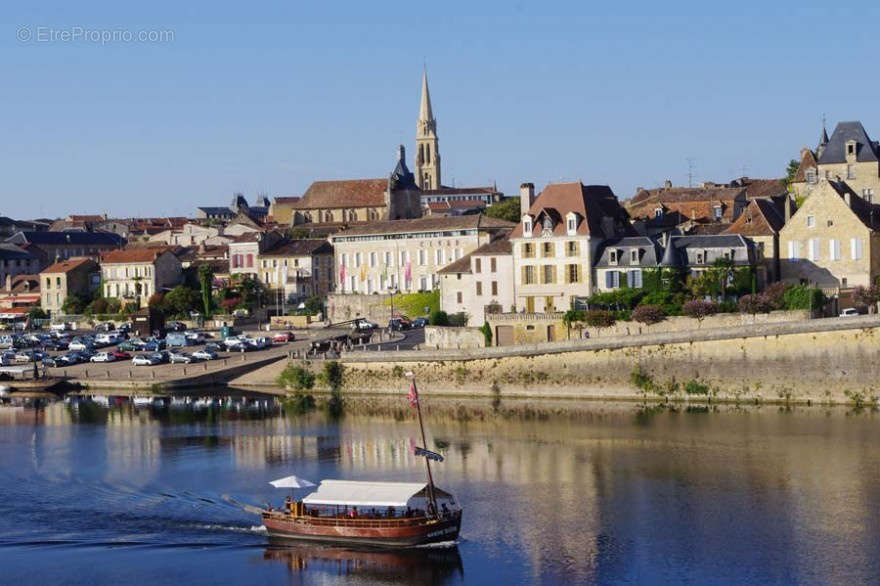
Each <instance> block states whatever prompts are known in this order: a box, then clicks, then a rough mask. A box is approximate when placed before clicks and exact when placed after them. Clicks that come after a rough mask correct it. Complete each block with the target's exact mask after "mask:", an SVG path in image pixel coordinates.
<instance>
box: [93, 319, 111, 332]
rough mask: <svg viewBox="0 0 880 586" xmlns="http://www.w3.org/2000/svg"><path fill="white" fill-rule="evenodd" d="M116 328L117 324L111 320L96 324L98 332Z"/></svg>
mask: <svg viewBox="0 0 880 586" xmlns="http://www.w3.org/2000/svg"><path fill="white" fill-rule="evenodd" d="M115 329H116V326H115V325H114V324H113V322H109V321H107V322H104V323H101V324H98V325H96V326H95V331H96V332H112V331H113V330H115Z"/></svg>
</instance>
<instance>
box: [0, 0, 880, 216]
mask: <svg viewBox="0 0 880 586" xmlns="http://www.w3.org/2000/svg"><path fill="white" fill-rule="evenodd" d="M81 4H84V3H82V2H70V1H69V0H66V1H63V2H54V1H40V2H15V3H13V2H7V3H6V4H5V5H4V9H3V13H2V16H0V19H2V20H3V21H4V22H3V23H2V24H0V72H2V74H3V85H2V91H0V131H2V140H0V172H2V178H3V181H2V186H0V189H2V197H0V215H11V216H13V217H19V218H29V217H38V216H51V217H54V216H64V215H66V214H68V213H71V212H79V213H103V212H106V213H109V214H110V215H116V216H127V215H154V216H157V215H193V213H194V210H195V207H196V206H198V205H225V204H226V203H228V201H229V200H230V199H231V197H232V193H233V192H235V191H241V192H243V193H245V194H246V195H247V196H248V198H249V200H250V199H251V198H252V197H253V196H254V195H255V194H256V193H258V192H266V193H268V194H269V195H270V196H276V195H299V194H301V193H302V192H303V191H304V190H305V188H306V187H307V186H308V185H309V183H311V182H312V181H314V180H316V179H331V178H357V177H381V176H385V175H386V174H387V173H388V172H390V171H391V169H392V168H393V166H394V163H395V156H396V154H395V153H396V148H397V145H398V144H399V143H403V144H405V145H406V146H407V147H408V153H409V158H410V161H409V162H410V166H412V150H413V149H412V145H413V142H414V136H415V123H416V118H417V114H418V100H419V88H420V81H421V79H420V78H421V73H422V66H423V63H425V62H427V67H428V75H429V80H430V84H431V94H432V99H433V106H434V113H435V115H436V117H437V120H438V134H439V137H440V154H441V156H442V159H443V180H444V183H446V184H451V183H452V182H453V181H454V183H455V184H456V185H458V186H464V185H484V184H487V183H491V182H493V181H495V182H497V184H498V186H499V187H500V188H501V189H502V190H503V191H505V192H506V193H509V194H515V193H516V192H517V190H518V186H519V184H520V183H521V182H523V181H532V182H534V183H535V184H536V186H537V187H538V188H539V189H540V188H541V187H542V186H543V185H544V184H545V183H546V182H548V181H558V180H577V179H580V180H582V181H583V182H584V183H595V184H608V185H610V186H611V187H612V189H613V190H614V191H615V193H617V194H618V196H620V197H621V198H626V197H630V196H631V195H632V194H633V191H634V189H635V188H636V187H637V186H644V187H649V186H656V185H660V184H662V182H663V180H665V179H667V178H668V179H671V180H672V181H673V183H675V184H677V185H686V184H687V180H688V179H687V176H688V162H687V159H688V158H692V159H693V166H694V177H695V180H697V181H699V180H703V179H710V180H714V181H721V180H726V179H730V178H733V177H736V176H740V175H742V174H743V169H744V170H745V174H746V175H748V176H751V177H769V176H779V175H781V174H782V172H783V170H784V168H785V165H786V162H787V161H788V160H789V159H791V158H795V157H797V155H798V152H799V149H800V148H801V147H802V146H804V145H810V146H815V143H816V141H817V138H818V136H819V132H820V125H821V117H822V115H823V113H824V114H825V115H826V116H827V117H828V122H829V132H830V130H831V128H832V127H833V125H834V123H835V122H837V121H840V120H853V119H859V120H861V121H862V122H863V123H864V125H865V127H866V128H867V130H868V133H869V134H871V135H872V136H875V137H880V113H878V108H877V104H878V101H877V95H878V94H880V91H878V90H880V77H878V76H877V75H876V58H875V57H874V55H875V54H876V30H877V23H878V22H880V3H878V2H865V1H856V2H844V3H838V4H835V5H834V7H833V10H829V6H830V5H829V4H828V3H827V2H826V3H812V2H804V1H803V0H801V1H799V2H768V1H767V0H763V1H761V2H749V1H745V2H743V1H741V2H735V3H716V2H706V1H702V2H653V1H651V2H625V1H624V2H602V3H599V2H571V3H554V2H534V1H531V0H520V1H518V0H513V1H511V2H473V1H472V2H452V1H446V2H436V1H432V2H418V1H412V0H410V1H408V2H386V3H380V2H362V1H359V2H315V1H310V2H302V1H298V0H287V1H284V2H272V3H256V2H223V1H212V2H182V1H181V0H175V1H166V0H153V1H150V2H136V3H133V2H120V1H118V0H116V1H113V2H89V3H88V4H89V5H90V6H89V7H83V6H81ZM77 27H80V28H77ZM65 31H66V32H67V33H68V34H70V35H71V36H75V35H78V36H77V37H76V38H71V39H67V40H64V38H62V37H63V34H64V32H65ZM120 31H121V32H120ZM166 31H170V34H171V35H173V38H171V39H168V38H167V36H168V33H167V32H166ZM141 32H145V33H147V34H150V33H152V34H162V35H165V36H166V38H165V39H164V40H158V41H156V42H150V40H149V39H147V40H145V41H143V42H140V41H139V40H137V36H138V35H139V34H140V33H141ZM123 33H125V34H130V35H132V38H133V40H131V41H126V40H124V37H121V38H120V39H119V40H114V39H110V40H108V41H105V42H103V43H102V42H101V41H100V36H101V35H106V34H116V35H117V37H119V36H120V35H121V34H123ZM53 35H54V38H53ZM22 39H24V40H22Z"/></svg>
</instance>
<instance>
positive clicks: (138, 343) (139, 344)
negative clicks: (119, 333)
mask: <svg viewBox="0 0 880 586" xmlns="http://www.w3.org/2000/svg"><path fill="white" fill-rule="evenodd" d="M145 345H146V342H144V341H143V340H141V339H140V338H131V339H130V340H126V341H124V342H122V343H121V344H119V346H117V348H119V349H120V350H122V351H123V352H133V351H136V350H143V348H144V346H145Z"/></svg>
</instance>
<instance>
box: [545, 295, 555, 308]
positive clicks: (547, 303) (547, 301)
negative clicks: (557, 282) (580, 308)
mask: <svg viewBox="0 0 880 586" xmlns="http://www.w3.org/2000/svg"><path fill="white" fill-rule="evenodd" d="M554 309H556V306H555V304H554V302H553V296H551V295H548V296H547V297H544V311H546V312H550V311H553V310H554Z"/></svg>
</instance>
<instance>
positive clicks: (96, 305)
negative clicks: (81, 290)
mask: <svg viewBox="0 0 880 586" xmlns="http://www.w3.org/2000/svg"><path fill="white" fill-rule="evenodd" d="M109 305H110V303H109V302H108V301H107V300H106V299H105V298H103V297H98V298H97V299H95V300H93V301H92V302H91V303H89V304H88V305H87V306H86V314H88V315H94V314H97V313H107V307H108V306H109Z"/></svg>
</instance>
